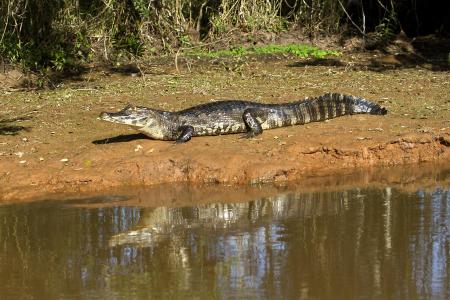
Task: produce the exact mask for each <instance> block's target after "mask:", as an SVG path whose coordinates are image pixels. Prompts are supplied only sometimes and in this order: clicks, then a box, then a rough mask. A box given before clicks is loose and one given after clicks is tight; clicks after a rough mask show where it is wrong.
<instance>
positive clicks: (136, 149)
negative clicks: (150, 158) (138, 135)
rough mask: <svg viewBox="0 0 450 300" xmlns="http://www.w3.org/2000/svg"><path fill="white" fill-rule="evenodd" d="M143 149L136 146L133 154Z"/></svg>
mask: <svg viewBox="0 0 450 300" xmlns="http://www.w3.org/2000/svg"><path fill="white" fill-rule="evenodd" d="M141 149H144V147H142V146H141V145H137V146H136V148H134V152H138V151H139V150H141Z"/></svg>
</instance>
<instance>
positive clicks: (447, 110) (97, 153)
mask: <svg viewBox="0 0 450 300" xmlns="http://www.w3.org/2000/svg"><path fill="white" fill-rule="evenodd" d="M133 70H134V69H131V71H126V70H122V69H121V70H97V69H91V70H87V71H86V72H85V73H84V74H80V76H79V77H77V78H71V80H64V81H61V82H60V84H59V87H58V88H56V89H54V90H42V91H17V90H11V89H9V90H5V91H4V92H3V93H2V95H1V96H0V101H1V103H2V108H1V110H0V166H1V168H0V201H3V202H5V201H8V202H10V201H19V200H22V199H30V198H33V197H39V196H40V195H43V194H48V193H63V192H69V193H70V192H72V193H73V192H77V191H80V192H87V191H102V190H108V189H110V188H112V187H118V186H130V185H131V186H132V185H134V186H142V185H143V186H150V185H155V184H160V183H178V182H191V183H193V184H201V183H220V184H226V185H234V184H248V183H263V182H285V181H291V180H298V179H302V178H306V177H312V176H322V175H325V174H327V175H330V174H337V175H338V174H342V173H346V172H347V173H348V172H351V170H354V169H355V168H370V167H374V166H393V165H399V164H415V163H421V162H446V161H449V160H450V118H449V115H450V99H448V95H449V94H450V83H449V80H448V78H449V72H448V71H445V70H442V69H436V68H434V66H433V65H427V64H423V65H411V64H405V63H403V62H402V61H401V60H400V58H399V57H396V56H395V55H381V54H376V53H371V54H345V55H343V56H341V57H339V58H333V59H323V60H314V59H298V58H295V57H286V56H266V57H246V58H225V59H223V58H219V59H209V60H207V61H205V60H196V59H195V58H182V59H180V60H179V61H178V62H177V65H176V66H175V65H174V64H173V62H172V61H166V62H149V63H148V64H147V65H145V66H139V70H138V71H139V72H137V73H136V72H135V71H133ZM325 92H340V93H346V94H352V95H357V96H362V97H365V98H367V99H370V100H372V101H375V102H377V103H380V104H381V105H383V106H385V107H386V108H387V109H388V111H389V113H388V115H387V116H366V115H356V116H346V117H342V118H338V119H334V120H330V121H328V122H318V123H311V124H308V125H306V126H294V127H286V128H281V129H276V130H270V131H265V132H264V133H263V134H262V135H261V136H259V137H257V138H254V139H250V140H246V139H240V138H239V135H227V136H219V137H200V138H193V139H192V140H191V141H190V142H188V143H186V144H182V145H174V144H173V143H171V142H163V141H154V140H150V139H148V138H146V137H145V136H142V135H139V134H136V132H135V131H133V130H132V129H131V128H128V127H126V126H120V125H115V124H110V123H106V122H101V121H100V120H98V118H97V116H98V114H99V113H100V112H101V111H105V110H107V111H114V110H119V109H121V108H122V107H123V106H124V105H126V104H127V103H133V104H138V105H144V106H149V107H154V108H159V109H165V110H178V109H183V108H186V107H190V106H192V105H196V104H200V103H205V102H209V101H213V100H223V99H246V100H255V101H260V102H266V103H281V102H286V101H293V100H298V99H302V98H304V97H307V96H317V95H321V94H323V93H325Z"/></svg>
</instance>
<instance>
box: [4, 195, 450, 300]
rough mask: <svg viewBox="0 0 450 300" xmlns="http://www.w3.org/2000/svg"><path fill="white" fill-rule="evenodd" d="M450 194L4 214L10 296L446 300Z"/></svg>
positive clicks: (29, 208)
mask: <svg viewBox="0 0 450 300" xmlns="http://www.w3.org/2000/svg"><path fill="white" fill-rule="evenodd" d="M449 211H450V190H449V189H448V188H435V189H433V190H431V191H430V190H421V189H419V190H418V191H417V192H404V191H401V190H399V189H397V188H389V187H387V188H383V189H350V190H345V191H335V192H310V193H298V192H295V193H290V192H286V193H282V194H279V195H276V196H267V197H262V198H259V199H256V200H253V201H250V202H243V203H231V202H230V203H210V204H207V203H205V204H201V205H197V206H185V207H153V208H149V207H147V208H145V207H126V206H121V204H120V203H119V204H118V206H114V207H104V206H99V207H96V208H80V207H68V206H63V205H61V204H60V203H39V204H28V205H11V206H3V207H0V296H1V298H2V299H17V298H38V299H39V298H42V299H59V298H80V297H81V298H85V297H87V298H113V299H136V298H139V299H140V298H148V299H152V298H157V299H160V298H169V297H170V298H195V297H196V298H205V299H211V298H220V299H230V298H231V299H233V298H245V299H247V298H249V299H264V298H271V299H272V298H277V299H290V298H297V299H354V298H369V299H374V298H375V299H381V298H386V299H429V298H433V299H446V298H448V297H449V296H450V295H449V291H450V286H449V285H450V280H449V278H450V277H449V272H450V261H449V258H450V235H449V227H450V214H449Z"/></svg>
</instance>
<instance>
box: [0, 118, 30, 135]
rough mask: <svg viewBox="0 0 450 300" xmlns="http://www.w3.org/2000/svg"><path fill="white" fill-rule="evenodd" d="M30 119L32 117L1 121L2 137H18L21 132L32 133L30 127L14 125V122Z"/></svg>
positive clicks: (0, 133)
mask: <svg viewBox="0 0 450 300" xmlns="http://www.w3.org/2000/svg"><path fill="white" fill-rule="evenodd" d="M30 119H31V117H17V118H12V119H0V135H17V134H18V133H19V132H20V131H30V130H31V128H30V127H26V126H22V125H17V124H14V122H20V121H25V120H30Z"/></svg>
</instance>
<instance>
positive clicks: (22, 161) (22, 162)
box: [19, 160, 27, 164]
mask: <svg viewBox="0 0 450 300" xmlns="http://www.w3.org/2000/svg"><path fill="white" fill-rule="evenodd" d="M26 163H27V161H26V160H21V161H19V164H26Z"/></svg>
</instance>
